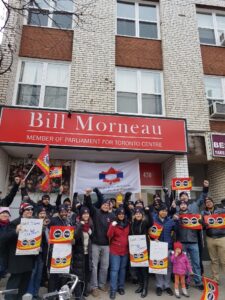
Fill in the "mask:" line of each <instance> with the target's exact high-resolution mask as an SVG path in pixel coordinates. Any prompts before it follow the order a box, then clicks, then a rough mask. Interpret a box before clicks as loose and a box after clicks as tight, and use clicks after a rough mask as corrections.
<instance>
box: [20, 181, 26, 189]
mask: <svg viewBox="0 0 225 300" xmlns="http://www.w3.org/2000/svg"><path fill="white" fill-rule="evenodd" d="M25 186H26V182H25V180H24V179H22V180H20V188H25Z"/></svg>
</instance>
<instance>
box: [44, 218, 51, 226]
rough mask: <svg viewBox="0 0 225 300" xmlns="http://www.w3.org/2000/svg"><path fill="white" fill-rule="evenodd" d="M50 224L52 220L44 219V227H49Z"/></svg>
mask: <svg viewBox="0 0 225 300" xmlns="http://www.w3.org/2000/svg"><path fill="white" fill-rule="evenodd" d="M49 223H50V220H49V219H48V218H46V219H44V221H43V224H44V226H47V225H48V224H49Z"/></svg>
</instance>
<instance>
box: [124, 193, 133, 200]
mask: <svg viewBox="0 0 225 300" xmlns="http://www.w3.org/2000/svg"><path fill="white" fill-rule="evenodd" d="M131 195H132V193H131V192H126V194H125V197H124V201H125V202H126V201H128V200H130V197H131Z"/></svg>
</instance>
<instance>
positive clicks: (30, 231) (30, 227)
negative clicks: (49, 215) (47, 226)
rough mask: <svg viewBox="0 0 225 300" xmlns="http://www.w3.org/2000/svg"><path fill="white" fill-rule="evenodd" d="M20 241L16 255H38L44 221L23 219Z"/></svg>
mask: <svg viewBox="0 0 225 300" xmlns="http://www.w3.org/2000/svg"><path fill="white" fill-rule="evenodd" d="M20 225H21V226H22V229H21V231H19V236H18V241H17V245H16V255H37V254H39V251H40V247H41V237H42V226H43V220H42V219H26V218H22V219H21V223H20Z"/></svg>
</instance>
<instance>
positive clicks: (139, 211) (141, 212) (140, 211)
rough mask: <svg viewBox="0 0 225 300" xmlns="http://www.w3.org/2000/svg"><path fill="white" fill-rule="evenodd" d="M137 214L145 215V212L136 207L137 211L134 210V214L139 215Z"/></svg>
mask: <svg viewBox="0 0 225 300" xmlns="http://www.w3.org/2000/svg"><path fill="white" fill-rule="evenodd" d="M137 213H140V214H142V215H144V211H143V209H142V208H140V207H135V209H134V214H137Z"/></svg>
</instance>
